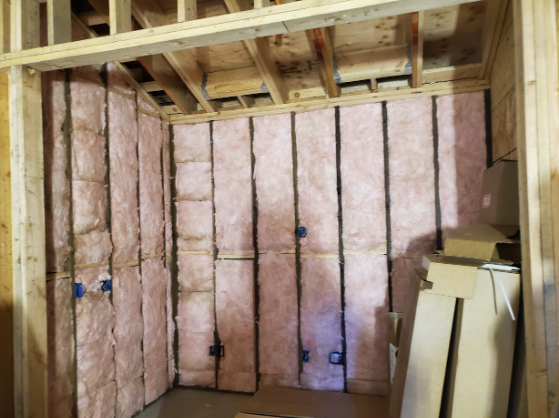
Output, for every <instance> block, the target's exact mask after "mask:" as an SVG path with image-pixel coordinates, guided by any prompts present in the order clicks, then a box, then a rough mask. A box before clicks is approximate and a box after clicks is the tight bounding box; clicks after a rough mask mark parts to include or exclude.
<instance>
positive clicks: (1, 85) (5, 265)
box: [0, 74, 14, 417]
mask: <svg viewBox="0 0 559 418" xmlns="http://www.w3.org/2000/svg"><path fill="white" fill-rule="evenodd" d="M8 91H9V87H8V74H0V260H1V261H0V324H2V338H0V358H1V359H2V361H1V362H0V405H2V413H4V414H6V416H7V417H13V416H14V338H13V333H14V328H13V314H14V307H13V292H12V263H11V260H12V193H11V181H10V101H9V93H8Z"/></svg>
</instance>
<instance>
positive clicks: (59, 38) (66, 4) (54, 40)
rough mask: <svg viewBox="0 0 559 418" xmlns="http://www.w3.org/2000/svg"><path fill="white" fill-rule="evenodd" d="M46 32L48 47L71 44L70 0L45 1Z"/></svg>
mask: <svg viewBox="0 0 559 418" xmlns="http://www.w3.org/2000/svg"><path fill="white" fill-rule="evenodd" d="M47 32H48V42H49V45H56V44H63V43H66V42H72V10H71V8H70V0H48V1H47Z"/></svg>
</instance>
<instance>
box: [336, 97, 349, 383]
mask: <svg viewBox="0 0 559 418" xmlns="http://www.w3.org/2000/svg"><path fill="white" fill-rule="evenodd" d="M334 115H335V123H336V177H337V178H336V186H337V192H338V193H337V194H338V247H339V254H338V256H339V260H340V261H339V262H340V296H341V297H340V299H341V300H340V303H341V331H342V356H343V373H344V393H347V392H348V390H347V341H346V329H345V266H344V263H345V258H344V242H343V228H344V224H343V204H342V170H341V160H342V158H341V157H342V152H341V151H342V148H341V146H342V135H341V131H340V107H339V106H336V108H335V114H334Z"/></svg>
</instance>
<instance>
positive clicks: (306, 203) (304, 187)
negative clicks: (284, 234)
mask: <svg viewBox="0 0 559 418" xmlns="http://www.w3.org/2000/svg"><path fill="white" fill-rule="evenodd" d="M295 129H296V135H297V193H298V196H299V225H300V226H304V227H306V228H307V236H306V237H305V238H301V241H300V242H301V252H302V253H303V254H311V253H313V254H337V253H338V194H337V185H336V181H337V180H336V179H337V177H336V137H335V135H336V126H335V122H334V109H325V110H318V111H315V112H308V113H300V114H298V115H296V116H295Z"/></svg>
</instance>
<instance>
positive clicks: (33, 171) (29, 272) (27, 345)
mask: <svg viewBox="0 0 559 418" xmlns="http://www.w3.org/2000/svg"><path fill="white" fill-rule="evenodd" d="M12 23H13V21H12ZM10 98H11V100H10V140H11V144H10V151H11V176H12V177H11V178H12V251H13V255H12V260H13V264H12V265H13V295H14V356H15V358H14V364H15V368H14V375H15V376H14V392H15V410H16V413H15V416H16V417H25V418H27V417H29V418H31V417H33V418H42V417H46V416H47V407H48V385H47V316H46V312H47V301H46V279H45V278H46V260H45V258H46V253H45V251H46V248H45V202H44V184H43V123H42V120H43V118H42V112H43V111H42V108H41V74H40V73H39V72H37V71H35V70H33V69H29V68H24V67H21V66H19V67H13V68H12V69H11V73H10Z"/></svg>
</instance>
